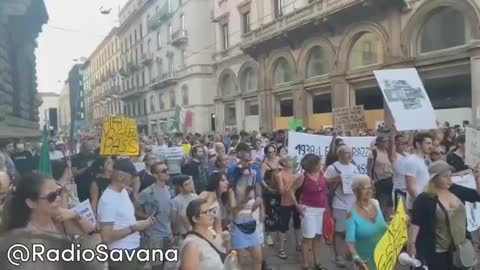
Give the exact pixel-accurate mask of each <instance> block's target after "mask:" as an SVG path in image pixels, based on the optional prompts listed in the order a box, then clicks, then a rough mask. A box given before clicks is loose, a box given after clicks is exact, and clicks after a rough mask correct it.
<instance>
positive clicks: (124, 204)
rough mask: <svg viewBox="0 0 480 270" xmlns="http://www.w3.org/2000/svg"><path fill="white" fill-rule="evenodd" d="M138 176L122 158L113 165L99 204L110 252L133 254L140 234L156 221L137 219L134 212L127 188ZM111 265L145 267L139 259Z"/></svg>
mask: <svg viewBox="0 0 480 270" xmlns="http://www.w3.org/2000/svg"><path fill="white" fill-rule="evenodd" d="M135 175H136V169H135V166H133V164H132V163H131V162H130V161H129V160H128V159H119V160H117V161H116V162H115V164H114V172H113V174H112V177H111V184H110V185H109V186H108V187H107V189H105V191H104V192H103V194H102V196H101V197H100V200H99V202H98V217H97V218H98V221H99V222H100V226H101V227H100V234H101V236H102V240H103V242H104V243H105V244H107V246H108V249H109V250H114V249H119V250H124V251H134V250H137V249H138V248H139V247H140V234H139V232H141V231H144V230H145V229H147V228H149V227H150V226H152V225H153V222H154V219H153V218H152V217H149V218H148V219H146V220H142V221H138V222H137V220H136V219H135V209H134V206H133V204H132V201H131V200H130V197H129V195H128V192H127V191H126V190H125V188H124V187H125V185H127V183H129V182H130V181H131V179H132V178H133V177H134V176H135ZM123 258H125V259H124V260H123V261H115V262H113V261H112V262H109V269H110V270H124V269H125V270H127V269H128V270H137V269H138V270H140V269H143V265H142V264H141V263H140V262H139V261H138V260H137V258H136V256H135V258H134V259H133V260H131V261H128V260H127V259H126V256H125V255H124V256H123Z"/></svg>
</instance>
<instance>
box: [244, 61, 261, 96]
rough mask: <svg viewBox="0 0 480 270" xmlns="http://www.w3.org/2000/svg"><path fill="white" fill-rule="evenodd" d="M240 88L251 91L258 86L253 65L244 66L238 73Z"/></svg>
mask: <svg viewBox="0 0 480 270" xmlns="http://www.w3.org/2000/svg"><path fill="white" fill-rule="evenodd" d="M240 88H241V89H242V91H243V92H253V91H255V90H257V88H258V76H257V73H256V69H255V68H253V67H248V68H246V69H245V70H244V71H243V72H242V74H241V75H240Z"/></svg>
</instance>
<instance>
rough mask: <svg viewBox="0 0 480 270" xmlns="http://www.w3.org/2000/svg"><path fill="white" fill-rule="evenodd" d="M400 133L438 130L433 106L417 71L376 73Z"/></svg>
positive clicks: (399, 70) (396, 70)
mask: <svg viewBox="0 0 480 270" xmlns="http://www.w3.org/2000/svg"><path fill="white" fill-rule="evenodd" d="M373 73H374V74H375V77H376V78H377V82H378V85H379V86H380V89H382V93H383V97H384V98H385V100H386V101H387V103H388V107H389V108H390V111H391V112H392V115H393V118H394V120H395V126H396V128H397V130H398V131H407V130H426V129H437V117H436V116H435V112H434V110H433V106H432V103H431V102H430V99H429V97H428V95H427V92H426V91H425V88H424V87H423V83H422V80H421V79H420V76H419V75H418V72H417V70H416V69H414V68H408V69H386V70H375V71H374V72H373Z"/></svg>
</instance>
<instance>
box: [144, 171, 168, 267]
mask: <svg viewBox="0 0 480 270" xmlns="http://www.w3.org/2000/svg"><path fill="white" fill-rule="evenodd" d="M150 171H151V172H152V175H153V176H154V177H155V183H154V184H152V185H151V186H149V187H148V188H146V189H144V190H143V191H142V192H140V194H139V196H138V200H137V202H136V203H135V213H136V214H137V216H138V217H140V218H143V219H148V218H149V217H151V216H153V219H154V221H155V222H154V224H153V226H152V227H150V228H149V229H148V230H146V231H145V234H144V235H143V237H144V240H145V243H146V245H147V247H148V248H150V249H161V250H163V251H166V250H167V249H169V248H171V246H172V243H173V232H172V226H171V224H172V221H174V220H176V212H175V208H174V201H173V199H172V193H171V191H170V187H169V186H168V184H167V181H168V180H169V178H170V176H169V174H168V167H167V165H165V164H164V163H156V164H154V165H152V167H151V168H150ZM151 264H152V270H158V269H163V268H164V266H165V265H164V264H163V262H161V261H160V260H159V259H158V260H155V262H151Z"/></svg>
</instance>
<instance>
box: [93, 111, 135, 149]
mask: <svg viewBox="0 0 480 270" xmlns="http://www.w3.org/2000/svg"><path fill="white" fill-rule="evenodd" d="M139 154H140V146H139V143H138V131H137V122H136V121H135V120H134V119H129V118H125V117H118V116H113V117H106V118H105V120H104V122H103V134H102V141H101V145H100V155H102V156H113V155H115V156H138V155H139Z"/></svg>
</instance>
